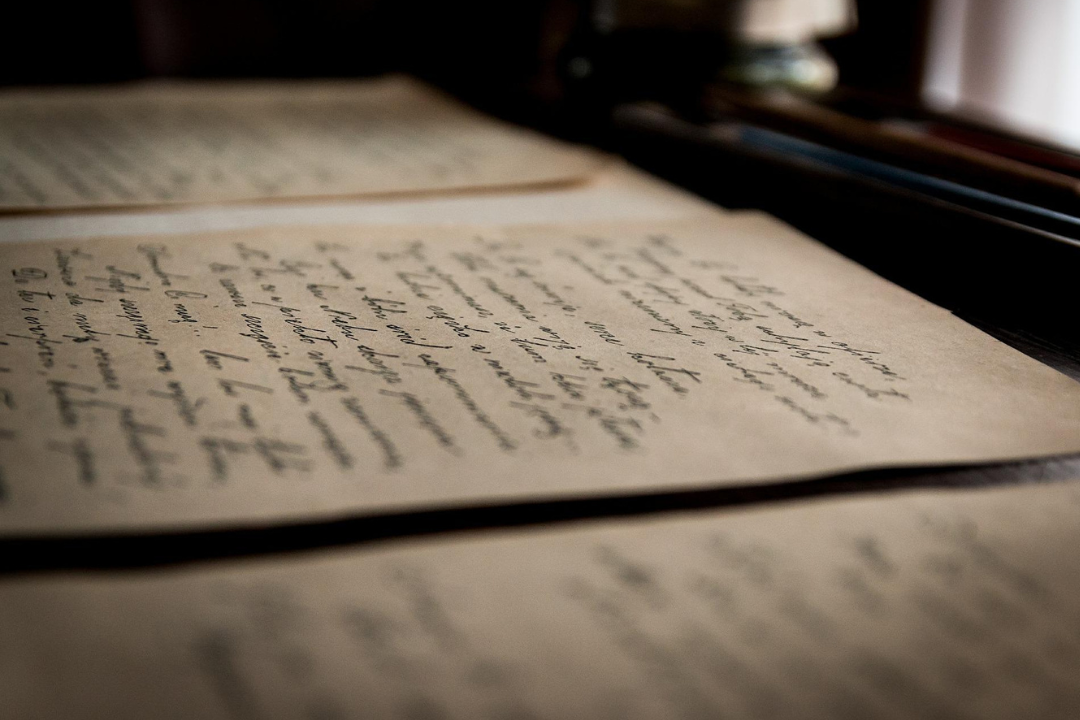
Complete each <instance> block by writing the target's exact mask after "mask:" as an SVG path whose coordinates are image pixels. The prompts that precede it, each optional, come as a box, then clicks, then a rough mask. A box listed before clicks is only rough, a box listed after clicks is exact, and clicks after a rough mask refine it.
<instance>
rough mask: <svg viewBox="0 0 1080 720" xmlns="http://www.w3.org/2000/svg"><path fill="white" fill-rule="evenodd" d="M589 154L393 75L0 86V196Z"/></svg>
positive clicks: (247, 194)
mask: <svg viewBox="0 0 1080 720" xmlns="http://www.w3.org/2000/svg"><path fill="white" fill-rule="evenodd" d="M597 165H598V158H597V156H596V155H594V154H592V153H590V152H587V151H585V150H583V149H575V148H572V147H570V146H567V145H563V144H561V143H559V142H557V141H555V140H550V139H547V138H544V137H542V136H540V135H538V134H536V133H532V132H529V131H527V130H524V129H521V128H516V127H512V126H508V125H505V124H503V123H500V122H498V121H496V120H494V119H491V118H487V117H484V116H483V115H481V114H479V113H477V112H474V111H472V110H469V109H468V108H465V107H463V106H461V105H459V104H457V103H456V102H454V101H452V100H450V99H449V98H447V97H445V96H443V95H441V94H440V93H438V92H436V91H434V90H431V89H429V88H426V87H425V86H423V85H421V84H420V83H418V82H415V81H412V80H408V79H406V78H403V77H391V78H386V79H381V80H371V81H364V82H351V83H349V82H324V83H248V84H239V85H237V84H224V85H198V84H169V83H165V84H157V85H136V86H130V87H117V88H107V89H94V90H67V91H47V90H38V91H13V92H7V93H4V94H0V209H5V208H6V209H27V208H76V207H83V208H86V207H108V206H126V205H160V204H168V203H192V202H221V201H232V200H258V199H266V198H295V197H310V196H327V195H360V194H368V193H393V192H411V191H431V190H455V189H463V188H485V187H502V186H511V185H530V184H537V183H552V182H561V181H571V180H580V179H583V178H585V177H586V176H587V175H588V174H589V173H590V172H591V171H592V170H593V169H595V167H596V166H597Z"/></svg>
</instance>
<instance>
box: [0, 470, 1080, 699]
mask: <svg viewBox="0 0 1080 720" xmlns="http://www.w3.org/2000/svg"><path fill="white" fill-rule="evenodd" d="M1078 543H1080V491H1078V489H1077V485H1076V484H1075V483H1073V484H1070V485H1060V486H1027V487H1019V488H1012V489H1008V490H988V491H975V492H972V491H965V492H961V493H955V494H953V493H946V492H937V493H922V494H918V495H914V496H901V497H887V498H862V499H853V500H841V501H820V502H818V501H815V502H810V503H806V504H802V505H798V506H788V507H780V508H776V509H767V510H755V511H752V512H742V513H737V512H731V513H721V512H710V513H701V514H696V515H690V516H685V517H683V518H681V519H670V518H668V519H660V520H652V521H647V522H644V521H642V522H632V523H631V522H625V523H621V524H617V525H614V526H612V525H604V524H599V523H597V524H589V525H582V526H578V527H576V528H574V529H569V530H567V529H563V530H552V531H545V532H531V533H530V532H520V533H504V534H486V535H482V536H480V537H475V538H473V539H455V540H444V541H442V542H439V541H427V542H423V543H421V542H408V543H391V544H387V545H384V546H381V547H374V548H370V549H368V550H365V551H351V552H348V551H344V552H335V553H325V554H321V555H315V556H307V557H303V558H294V559H289V560H263V561H247V562H244V563H223V564H221V565H214V566H210V567H208V568H205V569H191V570H182V571H168V572H162V571H158V572H145V573H130V574H126V575H122V576H108V575H105V576H82V577H80V576H61V577H56V578H28V579H22V580H20V579H11V580H7V581H4V582H3V583H0V636H2V637H3V638H4V642H3V643H0V696H2V697H3V698H4V711H5V715H4V716H5V717H6V718H11V719H12V720H20V719H22V718H39V717H70V718H75V717H108V718H118V719H121V718H140V719H141V718H160V717H187V718H196V717H197V718H203V719H205V720H216V719H218V718H221V719H225V718H257V717H258V718H263V717H266V718H297V717H311V718H350V717H365V718H469V719H471V718H619V719H625V720H647V719H648V720H652V719H660V718H664V719H666V718H728V717H732V718H769V719H770V720H816V719H821V720H877V719H879V718H880V719H883V720H904V719H910V720H924V719H925V718H942V719H953V718H955V719H958V720H959V719H963V718H971V719H973V720H974V719H979V720H1004V719H1006V718H1007V719H1016V718H1039V719H1040V720H1072V719H1073V718H1075V717H1076V711H1077V708H1078V707H1080V601H1078V600H1077V596H1078V594H1080V557H1078V556H1077V553H1076V547H1077V545H1078Z"/></svg>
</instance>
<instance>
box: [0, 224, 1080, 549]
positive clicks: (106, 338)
mask: <svg viewBox="0 0 1080 720" xmlns="http://www.w3.org/2000/svg"><path fill="white" fill-rule="evenodd" d="M0 272H2V277H3V278H4V279H3V280H2V281H0V282H2V283H3V295H2V296H3V298H4V300H3V303H2V304H0V332H2V335H0V338H2V343H3V344H0V391H2V393H3V394H2V396H0V397H2V400H3V402H2V403H0V431H2V432H0V473H2V474H0V478H2V481H3V484H2V486H0V487H2V493H0V499H2V500H3V504H0V527H2V528H3V529H4V530H5V531H13V530H29V531H48V530H56V529H66V528H92V527H96V528H108V527H114V526H115V527H119V526H125V527H150V526H155V525H162V524H170V525H180V524H190V523H206V522H225V521H237V520H241V521H244V520H246V521H256V520H265V519H273V518H277V519H285V518H289V519H295V518H304V517H317V516H327V515H340V514H344V513H349V512H353V511H357V510H376V509H388V508H395V509H402V508H419V507H430V506H433V505H438V504H448V503H455V504H460V503H473V502H485V503H486V502H493V501H501V500H506V499H529V498H537V497H546V498H557V497H564V496H582V495H595V494H599V493H608V492H617V491H641V490H666V489H672V488H686V487H702V486H713V485H717V484H733V483H748V482H757V481H763V480H772V479H777V478H787V477H803V476H808V475H812V474H814V473H825V472H832V471H837V470H845V469H851V468H857V467H865V466H873V465H889V464H895V463H939V462H953V461H974V460H987V459H998V458H1010V457H1016V456H1022V455H1037V454H1043V453H1062V452H1067V451H1080V385H1078V384H1077V383H1074V382H1073V381H1071V380H1069V379H1068V378H1066V377H1065V376H1063V375H1060V374H1059V373H1057V372H1054V371H1052V370H1050V369H1049V368H1046V367H1045V366H1042V365H1040V364H1038V363H1036V362H1034V361H1032V360H1030V359H1028V358H1026V357H1025V356H1023V355H1021V354H1019V353H1017V352H1015V351H1013V350H1011V349H1009V348H1008V347H1006V346H1004V345H1002V344H1000V343H998V342H997V341H995V340H992V339H991V338H989V337H987V336H986V335H984V334H982V333H980V332H978V331H977V330H975V329H974V328H972V327H970V326H968V325H966V324H964V323H962V322H960V321H959V320H957V319H955V318H954V317H952V316H951V315H949V314H948V313H946V312H945V311H943V310H942V309H940V308H937V307H934V306H932V305H929V304H927V303H925V302H923V301H921V300H919V299H918V298H916V297H915V296H913V295H911V294H909V293H907V292H906V291H904V290H901V289H900V288H897V287H895V286H892V285H890V284H889V283H886V282H884V281H883V280H881V279H880V278H878V277H877V276H875V275H872V274H871V273H869V272H867V271H866V270H864V269H862V268H860V267H859V266H857V265H855V264H854V263H851V262H850V261H848V260H846V259H844V258H842V257H840V256H839V255H836V254H835V253H833V252H831V251H829V250H827V249H825V248H823V247H822V246H820V245H818V244H817V243H815V242H813V241H811V240H809V239H807V238H806V237H804V236H802V235H799V234H798V233H796V232H794V231H792V230H790V229H789V228H787V227H786V226H783V225H781V224H780V223H778V222H777V221H775V220H772V219H770V218H768V217H765V216H756V215H750V216H745V215H744V216H737V215H716V216H715V217H709V218H707V219H702V220H698V221H693V222H685V223H682V222H674V223H657V224H638V225H629V226H619V225H608V226H549V227H534V228H528V227H516V228H503V229H499V228H488V229H483V228H433V227H426V228H425V227H412V228H370V227H369V228H364V227H352V228H293V229H287V228H267V229H262V230H251V231H241V232H233V233H221V234H206V235H199V236H193V237H164V236H159V237H147V238H142V239H133V238H123V239H113V240H101V241H68V242H58V243H32V244H25V245H9V246H6V247H5V249H4V254H3V268H2V269H0Z"/></svg>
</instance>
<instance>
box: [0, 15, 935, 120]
mask: <svg viewBox="0 0 1080 720" xmlns="http://www.w3.org/2000/svg"><path fill="white" fill-rule="evenodd" d="M7 5H8V7H6V8H5V22H4V26H5V29H4V30H3V32H2V42H0V84H3V85H14V84H20V85H27V84H31V85H37V84H54V83H86V82H116V81H123V80H131V79H136V78H144V77H155V76H172V77H314V76H318V77H355V76H364V75H371V74H377V73H381V72H386V71H394V70H400V71H406V72H413V73H415V74H418V75H421V76H423V77H426V78H428V79H432V80H435V81H436V82H439V83H440V84H442V85H445V86H450V87H452V88H455V89H458V90H460V91H462V92H464V93H467V94H468V93H477V94H487V95H497V94H510V95H518V96H521V97H531V98H538V99H541V100H543V101H545V102H550V101H552V100H553V99H557V98H558V97H560V94H561V88H560V68H559V63H560V60H561V59H563V58H564V57H565V53H566V52H567V46H568V44H570V45H574V44H576V45H577V47H573V48H572V49H573V50H575V51H577V50H583V51H584V52H587V53H588V52H598V53H602V52H608V53H609V54H611V55H613V56H617V57H618V66H619V67H620V68H622V70H621V72H623V73H625V74H628V75H631V74H632V75H633V76H634V77H630V78H626V79H623V80H622V81H621V83H620V88H621V89H620V92H622V93H634V92H637V93H639V94H647V93H649V92H652V91H653V89H652V88H653V86H655V85H656V84H661V83H663V82H675V81H676V79H677V78H681V77H688V76H694V74H695V73H702V72H705V73H707V72H708V71H709V69H708V68H707V67H706V68H704V69H703V67H702V65H701V59H702V57H703V56H709V55H710V54H711V53H722V46H723V44H724V41H723V38H720V37H716V36H715V35H711V34H709V33H702V34H701V36H700V37H696V38H693V39H692V40H688V39H687V37H686V35H685V33H684V34H683V35H681V36H679V37H678V38H676V39H675V40H671V38H670V37H665V35H664V33H662V32H655V33H649V32H637V33H623V34H622V35H623V36H626V37H616V38H615V40H614V41H613V40H612V38H610V37H603V38H601V37H598V36H597V35H596V34H595V33H590V30H589V23H588V17H589V16H590V14H589V0H459V1H457V2H445V1H444V0H443V1H435V0H306V1H304V2H298V1H294V2H287V1H285V0H96V1H95V2H79V3H76V2H71V3H56V2H40V1H39V2H23V3H15V2H9V3H7ZM858 5H859V16H860V27H859V30H858V32H856V33H854V34H852V35H849V36H846V37H841V38H835V39H832V40H829V41H828V42H827V43H826V44H827V46H828V47H829V49H830V51H831V52H832V53H833V54H834V56H835V57H836V58H837V59H838V60H839V62H840V68H841V73H842V81H843V82H844V83H846V84H850V85H855V86H858V87H863V88H870V89H873V90H876V91H882V92H887V93H893V94H900V95H905V96H908V97H914V96H915V93H916V92H917V89H918V86H919V82H920V77H921V67H922V63H921V59H922V55H923V52H922V51H923V42H922V37H923V35H924V33H923V28H924V25H925V18H926V14H927V5H928V2H927V0H904V1H897V2H881V1H880V0H864V1H862V2H859V3H858ZM617 35H618V33H617ZM605 44H606V47H603V48H598V47H596V46H597V45H605ZM581 45H584V46H585V47H584V48H581V47H580V46H581ZM616 46H617V48H618V49H617V50H610V48H611V47H616ZM691 63H693V67H690V66H689V65H690V64H691ZM680 65H681V66H680ZM665 74H666V77H665ZM649 76H652V78H653V79H652V80H651V81H649ZM635 78H636V80H635ZM639 81H640V82H639Z"/></svg>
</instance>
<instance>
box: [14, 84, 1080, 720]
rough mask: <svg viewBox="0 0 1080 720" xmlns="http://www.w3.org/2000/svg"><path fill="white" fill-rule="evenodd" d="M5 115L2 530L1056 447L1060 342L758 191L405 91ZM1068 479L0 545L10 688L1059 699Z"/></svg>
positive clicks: (1005, 455)
mask: <svg viewBox="0 0 1080 720" xmlns="http://www.w3.org/2000/svg"><path fill="white" fill-rule="evenodd" d="M0 146H5V147H7V148H8V149H6V150H4V151H3V152H2V153H0V155H2V157H3V158H4V160H3V161H2V162H3V163H4V164H3V165H2V167H3V171H2V172H0V206H3V207H5V208H7V209H9V210H11V211H12V214H11V215H9V216H8V217H5V218H0V239H3V240H5V244H3V245H2V246H0V253H2V258H3V265H4V267H3V273H2V276H0V277H2V278H3V279H2V280H0V283H2V285H3V290H0V292H3V293H4V296H5V298H6V299H5V301H4V302H3V303H0V328H2V333H3V335H2V340H0V401H2V402H0V544H3V543H7V544H8V545H9V546H10V547H11V548H12V549H13V550H15V549H19V548H31V549H33V548H34V547H35V543H36V544H37V545H38V546H41V544H43V543H47V542H49V541H50V539H51V538H73V537H78V536H81V535H83V534H90V535H95V536H97V535H103V534H105V535H108V534H113V533H120V534H122V535H124V536H125V537H126V542H128V543H139V542H140V534H142V535H145V536H146V537H152V536H155V535H158V534H160V533H164V532H168V533H177V532H181V533H184V532H192V531H199V532H204V531H209V532H211V533H212V532H233V531H236V530H237V529H246V530H248V531H251V532H252V533H253V537H256V538H257V537H258V533H259V532H260V530H259V529H260V528H271V527H274V526H281V525H297V524H303V525H309V526H310V529H311V531H312V532H317V531H318V527H319V526H320V524H321V523H325V522H327V521H332V520H336V519H342V518H352V519H363V518H365V517H373V516H374V515H376V514H378V515H381V516H384V517H385V516H386V514H387V513H393V514H399V515H400V516H401V517H402V518H406V517H412V518H413V520H412V521H410V522H409V523H407V527H409V528H411V529H415V528H416V527H417V521H416V519H415V518H416V517H422V516H415V515H414V514H415V513H417V512H422V511H424V512H426V511H430V510H443V511H452V510H454V509H467V508H475V507H487V508H491V507H493V506H500V505H508V506H509V505H518V504H520V503H522V502H532V501H556V502H558V501H567V500H573V499H582V498H607V497H611V498H615V497H625V496H628V495H641V494H652V493H658V492H665V493H670V492H674V491H682V490H690V489H713V488H719V487H725V486H738V485H752V484H760V483H775V482H782V481H791V480H803V479H812V478H815V477H822V476H826V475H831V474H836V473H838V472H845V471H852V470H860V469H868V468H884V467H893V466H905V465H910V466H919V465H941V464H957V463H978V462H985V461H1000V460H1010V459H1018V458H1028V457H1039V456H1049V455H1062V454H1069V453H1078V452H1080V385H1077V384H1076V383H1075V382H1073V381H1072V380H1070V379H1068V378H1066V377H1065V376H1063V375H1061V374H1059V373H1057V372H1056V371H1053V370H1051V369H1049V368H1047V367H1045V366H1043V365H1041V364H1039V363H1037V362H1035V361H1034V360H1031V359H1029V358H1027V357H1026V356H1024V355H1022V354H1021V353H1019V352H1017V351H1015V350H1013V349H1011V348H1009V347H1007V346H1005V345H1003V344H1001V343H999V342H997V341H995V340H993V339H992V338H990V337H989V336H987V335H985V334H983V333H982V332H980V331H978V330H976V329H975V328H973V327H971V326H969V325H967V324H965V323H963V322H962V321H960V320H958V319H956V318H955V317H953V316H952V315H950V314H949V313H948V312H946V311H944V310H942V309H941V308H938V307H935V306H933V305H931V304H929V303H927V302H925V301H923V300H922V299H920V298H918V297H916V296H914V295H912V294H911V293H908V292H907V291H905V290H903V289H901V288H898V287H896V286H895V285H892V284H890V283H888V282H887V281H885V280H883V279H881V278H879V277H877V276H875V275H874V274H872V273H870V272H869V271H867V270H865V269H864V268H862V267H860V266H858V265H856V264H854V263H852V262H851V261H849V260H847V259H845V258H843V257H842V256H840V255H838V254H836V253H834V252H833V251H831V250H829V249H827V248H825V247H824V246H821V245H819V244H818V243H816V242H815V241H814V240H812V239H810V238H807V237H805V236H803V235H801V234H800V233H798V232H796V231H794V230H792V229H791V228H789V227H787V226H785V225H783V224H782V223H780V222H779V221H776V220H774V219H772V218H770V217H767V216H764V215H761V214H757V213H744V212H738V213H732V212H725V211H723V210H720V209H719V208H715V207H712V206H709V205H707V204H705V203H703V202H700V201H697V200H694V199H692V198H690V197H688V196H686V195H684V194H682V193H681V192H679V191H677V190H674V189H672V188H668V187H666V186H664V185H662V184H661V183H659V182H657V181H654V180H651V179H649V178H646V177H643V176H641V175H639V174H637V173H635V172H634V171H632V170H630V169H628V168H624V167H621V166H619V165H618V164H617V163H615V162H614V161H610V160H604V159H602V158H600V157H598V156H597V155H595V154H594V153H592V152H589V151H585V150H581V149H577V148H573V147H569V146H566V145H563V144H560V143H557V142H555V141H553V140H548V139H546V138H543V137H540V136H536V135H532V134H530V133H527V132H525V131H521V130H517V129H515V128H510V127H507V126H504V125H501V124H499V123H497V122H496V121H493V120H490V119H487V118H484V117H482V116H478V115H476V114H474V113H472V112H471V111H468V110H466V109H463V108H460V107H458V106H457V105H455V104H453V103H452V101H449V100H447V99H445V98H442V97H441V96H438V95H435V94H433V93H431V92H430V91H428V90H427V89H425V88H423V87H422V86H420V85H418V84H416V83H413V82H411V81H401V80H394V79H391V80H384V81H377V82H373V83H368V84H338V85H332V86H326V85H318V86H300V87H292V86H280V85H274V86H267V87H258V88H250V87H244V88H231V89H227V90H223V89H221V88H213V89H208V88H203V87H196V88H190V87H188V86H184V85H179V86H170V87H151V88H140V89H134V90H132V89H117V90H110V91H82V92H74V93H43V92H37V93H30V92H25V93H20V94H11V95H9V96H8V97H3V98H0ZM470 188H471V189H476V188H487V189H488V191H487V192H485V193H479V194H478V193H471V194H462V193H460V191H461V190H463V189H470ZM492 188H502V191H500V192H492V191H491V189H492ZM447 190H455V191H459V192H458V194H455V195H453V196H443V197H434V196H430V197H420V196H417V195H415V194H416V193H430V192H432V191H447ZM387 193H395V194H397V196H396V197H395V198H394V199H387V198H381V199H374V198H367V199H363V198H357V197H352V198H350V199H346V198H345V196H358V195H364V194H367V195H372V194H387ZM404 193H413V194H414V195H413V196H409V195H405V194H404ZM312 196H339V199H337V200H334V201H332V202H330V201H326V200H323V201H319V203H318V204H313V203H314V201H312V200H310V198H311V197H312ZM301 197H307V198H309V200H307V201H306V202H305V203H304V204H297V202H296V201H295V200H296V199H297V198H301ZM272 198H276V199H277V200H278V201H277V202H276V203H273V204H259V205H246V206H243V205H239V206H219V207H205V206H204V207H195V206H188V207H184V208H180V209H176V210H168V211H163V210H157V211H155V212H154V213H145V212H144V213H130V212H128V213H124V212H112V213H109V214H101V213H100V212H99V213H95V214H82V215H72V214H58V213H40V212H39V213H37V214H26V213H19V212H16V211H23V210H30V209H37V210H41V209H51V208H62V207H87V208H90V207H105V206H118V205H124V206H126V205H153V204H162V203H218V202H224V201H236V200H259V201H264V200H269V199H272ZM290 198H292V199H293V200H294V202H292V203H285V202H283V200H285V199H290ZM1076 511H1077V501H1076V491H1075V489H1074V488H1073V486H1072V485H1070V484H1065V485H1061V486H1044V487H1031V488H1015V489H1008V490H986V491H982V492H979V491H966V492H964V493H962V494H955V495H953V494H946V493H939V494H936V495H929V494H927V495H922V496H917V497H896V498H875V499H860V500H850V499H844V500H832V501H830V500H816V501H814V502H813V503H808V504H805V505H801V506H800V505H791V506H788V507H784V508H781V509H765V510H754V511H747V512H744V513H737V512H733V511H723V512H721V511H718V510H715V511H713V512H711V513H710V512H703V513H701V514H700V515H698V516H696V517H694V518H692V519H665V518H658V519H656V520H653V521H649V522H647V523H644V522H640V523H625V524H624V525H623V526H618V524H616V523H608V524H604V523H599V522H598V523H597V524H596V525H595V526H591V527H587V528H573V529H569V530H559V531H556V530H547V529H545V530H536V531H528V532H526V531H519V532H518V533H517V534H516V535H515V536H514V537H505V536H501V535H499V536H490V537H489V536H486V535H481V536H478V537H473V538H467V539H460V538H431V539H428V540H425V541H423V542H417V541H411V542H408V543H392V544H390V545H389V546H385V547H375V548H369V547H355V548H352V549H347V550H335V551H330V550H326V551H324V552H322V553H314V554H309V555H305V556H300V557H296V558H293V559H290V560H288V561H284V560H280V559H274V558H272V557H268V558H262V559H252V560H247V561H232V562H225V561H222V562H220V563H218V564H215V565H213V566H212V567H206V568H203V567H197V568H192V569H182V570H153V569H144V570H141V571H137V572H130V573H128V574H125V575H124V576H123V577H118V576H114V575H111V574H108V573H103V572H102V573H96V574H93V575H70V576H67V575H65V576H40V577H23V576H17V575H12V576H9V577H8V578H6V579H3V580H0V636H2V637H4V638H5V642H4V643H3V644H2V646H0V696H2V697H3V698H5V699H4V703H5V707H6V708H8V709H9V710H10V712H11V713H13V714H11V715H10V716H11V717H39V716H65V717H78V716H85V717H159V716H168V715H176V716H178V717H208V718H209V717H223V718H224V717H243V718H247V717H263V716H272V717H326V718H336V717H355V716H370V717H406V718H412V717H417V718H421V717H424V718H426V717H433V718H434V717H478V716H491V717H523V718H524V717H620V718H621V717H647V718H653V717H657V718H660V717H679V716H691V717H764V718H772V717H793V718H794V717H799V718H806V717H828V718H847V717H851V718H876V717H901V718H903V717H912V718H915V717H919V718H921V717H958V718H959V717H1073V716H1075V712H1076V710H1077V708H1080V695H1078V692H1080V672H1078V671H1080V668H1078V667H1077V665H1078V663H1080V632H1078V630H1080V626H1078V625H1077V622H1078V621H1080V605H1078V604H1077V603H1076V602H1075V601H1073V600H1072V599H1071V595H1072V594H1073V593H1074V592H1075V590H1076V589H1077V584H1078V581H1077V579H1076V571H1077V567H1075V565H1076V564H1075V563H1071V561H1070V560H1069V559H1068V558H1061V557H1060V556H1059V553H1062V552H1065V550H1066V549H1067V548H1068V547H1069V543H1070V542H1074V541H1075V540H1076V539H1077V532H1078V525H1077V522H1076V520H1075V517H1076ZM507 513H508V514H507V518H508V520H507V521H506V522H507V523H511V522H513V520H511V519H509V518H511V516H512V513H511V511H510V509H508V510H507ZM496 524H499V523H496ZM405 526H406V524H403V527H405ZM410 531H411V530H410ZM421 531H423V528H422V527H421ZM267 532H269V530H267ZM201 537H203V538H204V541H205V538H206V537H207V536H206V535H205V533H204V534H203V535H202V536H201ZM209 537H211V538H212V537H213V535H210V536H209ZM211 542H212V541H211ZM252 550H253V552H256V553H257V552H259V547H258V545H257V543H256V544H255V545H254V546H253V547H252ZM17 564H18V565H19V566H20V567H27V566H30V567H32V566H33V562H32V561H29V562H28V561H26V558H21V561H20V562H19V563H17ZM60 564H61V565H63V564H64V563H63V562H61V563H60ZM72 564H77V563H72ZM1070 711H1071V712H1072V714H1070ZM5 716H8V715H5Z"/></svg>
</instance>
